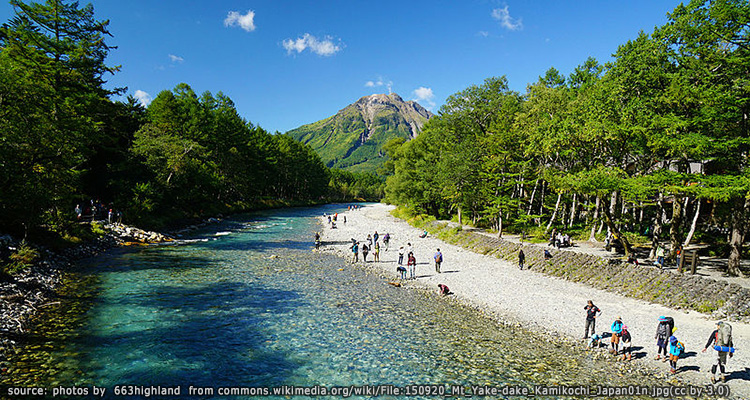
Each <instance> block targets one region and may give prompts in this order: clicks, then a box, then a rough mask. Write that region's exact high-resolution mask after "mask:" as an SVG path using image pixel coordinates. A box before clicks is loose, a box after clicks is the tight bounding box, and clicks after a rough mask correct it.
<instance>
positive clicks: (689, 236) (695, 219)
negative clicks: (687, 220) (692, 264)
mask: <svg viewBox="0 0 750 400" xmlns="http://www.w3.org/2000/svg"><path fill="white" fill-rule="evenodd" d="M700 214H701V200H700V199H696V200H695V215H693V223H692V224H690V231H688V234H687V237H686V238H685V241H684V242H682V245H683V246H687V245H689V244H690V241H691V240H693V234H694V233H695V227H696V226H697V225H698V216H700Z"/></svg>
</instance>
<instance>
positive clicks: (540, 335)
mask: <svg viewBox="0 0 750 400" xmlns="http://www.w3.org/2000/svg"><path fill="white" fill-rule="evenodd" d="M391 217H394V218H396V219H397V220H398V221H400V222H401V223H404V224H405V225H407V226H410V227H414V225H412V224H409V223H408V222H407V221H406V220H404V219H402V218H398V217H395V216H393V214H392V213H391ZM319 221H320V222H321V224H322V225H323V226H325V225H326V222H327V220H326V218H325V217H320V219H319ZM420 229H424V228H420ZM326 230H327V229H325V228H324V229H322V232H326ZM431 236H432V237H433V238H436V239H437V240H440V241H442V242H444V243H448V242H447V241H445V240H444V239H442V238H439V237H438V236H436V235H431ZM325 239H326V235H325V233H324V234H323V241H322V242H321V249H320V250H319V251H321V252H325V253H329V254H334V255H337V256H339V257H341V258H342V260H343V262H344V264H346V265H353V266H355V267H357V268H361V269H364V270H366V271H371V272H372V273H373V274H375V275H376V276H379V277H382V278H383V279H384V280H387V281H388V282H389V283H396V282H398V283H400V284H401V285H402V287H403V288H405V289H412V290H414V289H418V290H422V291H425V292H433V293H436V291H437V288H435V287H434V282H431V281H429V280H424V281H423V280H421V279H418V280H407V281H403V282H402V281H401V280H400V279H399V277H398V274H397V273H396V272H395V271H391V270H390V268H387V267H391V265H386V264H384V263H375V262H368V263H363V262H362V261H359V262H357V263H354V264H352V263H351V253H350V252H349V251H347V250H346V249H343V248H339V247H341V246H340V244H337V243H336V242H329V243H327V242H326V241H325ZM449 244H453V243H449ZM337 245H338V246H337ZM453 245H456V244H453ZM456 246H459V247H461V248H463V247H462V246H460V245H456ZM471 251H472V252H475V251H473V250H471ZM476 253H477V254H483V253H479V252H476ZM516 257H517V252H516ZM498 258H499V257H498ZM527 260H528V256H527ZM515 262H517V258H516V259H515V260H514V263H515ZM527 265H528V264H527ZM544 275H547V274H544ZM547 276H548V277H549V279H559V278H560V277H557V276H550V275H547ZM595 289H596V288H595ZM441 300H443V301H450V302H454V303H455V304H458V305H461V306H465V307H468V308H470V309H472V310H475V311H477V312H478V313H479V314H481V315H484V316H486V317H488V318H490V319H491V320H493V321H494V322H496V323H498V324H499V325H501V326H505V327H510V328H512V329H519V330H522V331H523V332H526V333H529V334H530V335H531V337H530V340H541V341H545V342H548V343H552V344H556V345H558V346H560V347H565V348H569V349H570V350H571V351H573V352H577V353H579V354H588V355H589V356H590V357H591V358H592V359H593V360H595V361H599V360H601V361H610V362H612V363H613V366H614V367H615V369H617V370H618V371H619V373H621V374H633V373H637V374H641V375H640V376H644V377H647V378H655V379H657V380H658V381H660V382H663V383H664V384H665V385H672V386H682V387H684V386H686V385H692V386H700V387H705V385H706V382H705V379H704V378H703V377H702V376H688V375H686V374H677V375H673V374H670V373H669V372H668V369H664V368H663V367H661V366H660V365H654V364H653V363H652V362H651V359H650V358H649V357H644V358H640V359H638V358H634V359H633V360H632V361H628V362H617V361H615V359H614V357H613V356H612V355H611V354H610V353H609V351H608V348H607V347H606V346H605V347H602V348H599V349H598V350H592V349H589V348H588V346H587V342H585V341H581V340H580V338H578V337H573V336H570V335H568V334H566V333H565V332H563V331H558V330H556V329H550V327H548V326H543V325H540V324H538V323H537V322H536V321H533V320H526V319H523V318H520V317H518V316H515V315H514V314H512V312H510V311H507V312H506V311H505V310H503V309H499V310H497V309H493V308H491V307H489V306H488V305H487V304H483V303H481V301H479V300H476V301H475V300H473V299H471V298H468V297H466V296H462V295H460V294H457V295H451V296H447V297H442V296H441ZM605 342H606V339H605ZM658 364H661V363H658ZM700 398H730V399H745V397H744V395H742V394H737V393H732V394H731V395H730V397H717V396H714V397H711V396H707V395H705V394H704V395H703V397H700Z"/></svg>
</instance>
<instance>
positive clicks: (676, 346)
mask: <svg viewBox="0 0 750 400" xmlns="http://www.w3.org/2000/svg"><path fill="white" fill-rule="evenodd" d="M683 351H685V345H683V344H682V343H681V342H680V341H679V340H677V338H676V337H675V336H670V337H669V366H670V367H672V369H671V370H670V371H669V372H670V373H672V374H676V373H677V360H679V359H680V355H682V352H683Z"/></svg>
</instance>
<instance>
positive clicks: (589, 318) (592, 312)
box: [583, 300, 602, 339]
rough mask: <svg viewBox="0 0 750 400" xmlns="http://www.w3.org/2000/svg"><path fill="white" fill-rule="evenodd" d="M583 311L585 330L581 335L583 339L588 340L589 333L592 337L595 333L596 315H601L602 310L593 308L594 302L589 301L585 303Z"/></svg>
mask: <svg viewBox="0 0 750 400" xmlns="http://www.w3.org/2000/svg"><path fill="white" fill-rule="evenodd" d="M583 309H584V310H585V311H586V330H585V331H584V333H583V338H584V339H588V337H589V332H591V334H592V335H593V334H594V333H595V332H596V314H601V312H602V310H600V309H599V307H597V306H595V305H594V302H593V301H591V300H589V301H588V302H587V304H586V306H585V307H583ZM589 328H590V330H589Z"/></svg>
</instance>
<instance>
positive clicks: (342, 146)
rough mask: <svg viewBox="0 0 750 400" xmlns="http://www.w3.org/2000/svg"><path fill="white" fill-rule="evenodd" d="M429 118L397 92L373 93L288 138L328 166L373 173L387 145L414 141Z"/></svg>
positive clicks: (383, 155) (300, 128)
mask: <svg viewBox="0 0 750 400" xmlns="http://www.w3.org/2000/svg"><path fill="white" fill-rule="evenodd" d="M430 117H432V113H430V112H429V111H428V110H427V109H425V108H424V107H422V106H421V105H419V104H418V103H417V102H415V101H404V100H403V99H402V98H401V97H400V96H399V95H397V94H395V93H392V94H373V95H371V96H365V97H362V98H361V99H359V100H357V101H356V102H355V103H354V104H350V105H348V106H346V107H344V108H343V109H342V110H340V111H339V112H338V113H336V115H334V116H331V117H328V118H326V119H324V120H321V121H318V122H314V123H312V124H307V125H303V126H301V127H299V128H297V129H293V130H291V131H289V132H287V135H290V136H291V137H293V138H294V139H295V140H298V141H300V142H302V143H306V144H309V145H310V146H312V148H313V149H315V151H316V152H318V154H320V157H321V158H322V159H323V162H325V163H326V165H328V166H329V167H334V168H342V169H346V170H349V171H354V172H374V171H375V170H377V168H378V167H379V166H380V165H382V164H383V162H384V161H385V154H384V152H383V150H382V148H383V145H384V144H385V143H386V142H388V141H389V140H390V139H393V138H397V137H400V138H405V139H407V140H409V139H413V138H414V137H416V136H417V134H418V133H419V132H420V131H421V130H422V127H423V126H424V124H425V123H426V122H427V120H428V119H430Z"/></svg>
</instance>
